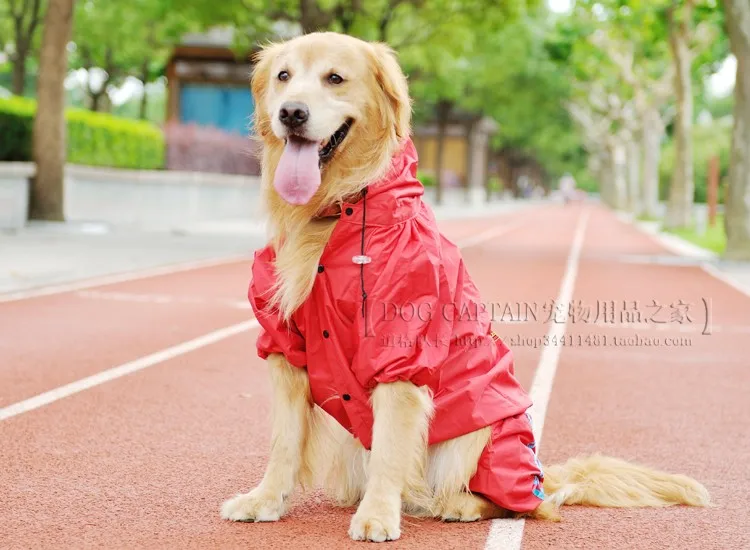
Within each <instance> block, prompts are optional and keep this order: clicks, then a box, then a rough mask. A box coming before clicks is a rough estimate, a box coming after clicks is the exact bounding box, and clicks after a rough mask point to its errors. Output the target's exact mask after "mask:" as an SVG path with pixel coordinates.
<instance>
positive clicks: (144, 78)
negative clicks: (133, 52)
mask: <svg viewBox="0 0 750 550" xmlns="http://www.w3.org/2000/svg"><path fill="white" fill-rule="evenodd" d="M148 67H149V62H148V61H144V62H143V64H142V65H141V82H143V95H142V96H141V107H140V110H139V113H138V116H139V118H140V119H141V120H146V109H147V107H148V95H147V94H146V84H147V83H148Z"/></svg>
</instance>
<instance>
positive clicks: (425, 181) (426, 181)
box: [417, 172, 435, 187]
mask: <svg viewBox="0 0 750 550" xmlns="http://www.w3.org/2000/svg"><path fill="white" fill-rule="evenodd" d="M417 179H418V180H419V181H421V182H422V185H424V186H425V187H434V186H435V178H434V177H433V176H430V175H428V174H425V173H424V172H418V173H417Z"/></svg>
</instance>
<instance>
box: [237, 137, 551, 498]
mask: <svg viewBox="0 0 750 550" xmlns="http://www.w3.org/2000/svg"><path fill="white" fill-rule="evenodd" d="M416 172H417V154H416V150H415V149H414V145H413V144H412V142H411V141H407V142H406V143H405V144H404V146H403V148H402V150H401V151H400V152H399V153H398V154H396V155H395V156H394V158H393V162H392V165H391V169H390V171H389V172H388V174H387V175H386V176H385V177H384V178H383V179H382V180H381V181H379V182H377V183H375V184H373V185H371V186H370V187H369V188H368V191H367V194H366V196H365V197H364V199H362V200H360V201H359V202H357V203H344V204H343V205H342V206H341V218H340V219H339V221H338V223H337V225H336V227H335V229H334V231H333V234H332V235H331V238H330V240H329V242H328V244H327V246H326V247H325V249H324V251H323V254H322V257H321V258H320V264H319V266H318V274H317V280H316V281H315V283H314V286H313V289H312V292H311V294H310V296H309V297H308V299H307V300H306V301H305V303H304V304H303V305H302V306H301V307H300V308H299V309H298V310H297V311H296V312H295V313H294V314H293V316H292V320H291V322H290V323H288V324H287V323H285V322H284V321H282V320H281V319H280V318H279V316H278V311H277V310H276V309H275V308H271V307H269V305H268V300H269V297H270V295H271V293H272V290H271V289H272V287H273V284H274V281H275V272H274V259H275V253H274V250H273V249H272V247H271V246H267V247H266V248H263V249H262V250H259V251H257V252H256V253H255V261H254V262H253V270H252V271H253V279H252V282H251V285H250V289H249V298H250V302H251V304H252V307H253V309H254V311H255V314H256V317H257V319H258V321H259V322H260V324H261V326H262V331H261V334H260V335H259V337H258V341H257V347H258V354H259V355H260V357H262V358H266V357H267V356H268V355H269V354H271V353H282V354H284V356H285V357H286V358H287V360H288V361H289V362H290V363H291V364H292V365H295V366H297V367H300V368H307V372H308V374H309V377H310V387H311V391H312V396H313V399H314V401H315V403H316V404H317V405H318V406H320V407H321V408H323V409H324V410H325V411H326V412H327V413H329V414H330V415H331V416H333V418H335V419H336V420H337V421H338V422H339V423H340V424H341V425H342V426H343V427H344V428H346V429H347V430H349V432H350V433H351V434H352V435H353V436H354V437H356V438H358V439H359V440H360V442H361V443H362V445H363V446H364V447H365V448H367V449H369V448H370V445H371V442H372V426H373V413H372V408H371V406H370V399H369V398H370V392H371V391H372V389H373V388H374V387H375V385H377V384H379V383H388V382H394V381H397V380H405V381H410V382H412V383H414V384H416V385H417V386H425V385H426V386H428V387H429V388H430V389H431V390H432V393H433V399H434V403H435V416H434V419H433V421H432V423H431V425H430V431H429V442H430V444H433V443H438V442H440V441H445V440H447V439H451V438H454V437H457V436H460V435H463V434H466V433H469V432H472V431H474V430H477V429H479V428H483V427H485V426H493V430H492V442H491V444H490V445H488V447H487V448H486V449H485V451H484V453H483V455H482V457H481V458H480V461H479V468H478V471H477V473H476V475H475V476H474V478H472V481H471V484H470V489H471V490H472V491H475V492H478V493H482V494H484V495H485V496H487V497H488V498H490V499H491V500H493V501H494V502H496V503H497V504H498V505H500V506H502V507H504V508H507V509H511V510H516V511H519V512H523V511H530V510H533V509H535V508H536V507H537V506H538V505H539V503H540V502H541V498H543V496H542V494H541V479H542V472H541V467H540V465H539V463H538V461H537V459H536V454H535V451H534V441H533V435H532V433H531V426H530V424H529V421H528V420H527V415H525V414H524V413H525V411H526V409H527V408H528V407H529V406H530V405H531V401H530V400H529V397H528V395H527V394H526V392H525V391H524V390H523V389H522V388H521V386H520V385H519V383H518V381H517V380H516V378H515V377H514V373H513V359H512V354H511V352H510V350H509V349H508V348H507V347H506V346H505V345H504V344H503V342H502V341H501V340H500V339H499V338H497V337H496V336H495V335H494V333H492V332H491V330H490V318H489V314H488V313H487V312H486V311H485V310H484V309H483V308H482V306H481V300H480V296H479V292H478V290H477V288H476V286H475V285H474V283H473V282H472V280H471V278H470V277H469V274H468V272H467V270H466V266H465V265H464V262H463V259H462V257H461V253H460V251H459V249H458V247H457V246H456V245H454V244H453V243H452V242H450V241H449V240H447V239H446V238H445V237H444V236H442V235H441V234H440V232H439V231H438V227H437V224H436V222H435V218H434V216H433V214H432V212H431V210H430V209H429V208H428V207H427V206H426V205H425V204H424V203H423V202H422V200H421V196H422V194H423V191H424V189H423V187H422V184H421V183H420V182H419V181H418V180H417V178H416ZM362 248H364V255H366V256H367V257H369V258H370V259H371V262H370V263H366V264H361V263H355V261H354V260H353V258H354V257H355V256H362V255H363V254H362ZM365 296H366V297H365Z"/></svg>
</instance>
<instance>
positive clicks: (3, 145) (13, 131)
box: [0, 97, 36, 161]
mask: <svg viewBox="0 0 750 550" xmlns="http://www.w3.org/2000/svg"><path fill="white" fill-rule="evenodd" d="M35 110H36V103H34V101H32V100H30V99H25V98H22V97H10V98H5V99H0V161H6V160H9V161H14V160H17V161H28V160H31V131H32V128H33V127H34V111H35Z"/></svg>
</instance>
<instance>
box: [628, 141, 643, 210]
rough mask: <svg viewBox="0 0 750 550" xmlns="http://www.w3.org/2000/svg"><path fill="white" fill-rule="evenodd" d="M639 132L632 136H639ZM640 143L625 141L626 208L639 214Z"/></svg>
mask: <svg viewBox="0 0 750 550" xmlns="http://www.w3.org/2000/svg"><path fill="white" fill-rule="evenodd" d="M639 135H640V132H638V133H637V134H635V135H634V136H633V137H636V136H639ZM639 145H640V143H639V142H638V141H636V140H635V139H629V140H628V143H627V172H628V210H629V211H630V212H632V213H633V214H635V215H636V216H640V215H641V212H642V205H643V200H642V196H641V150H642V148H641V147H640V146H639Z"/></svg>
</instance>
